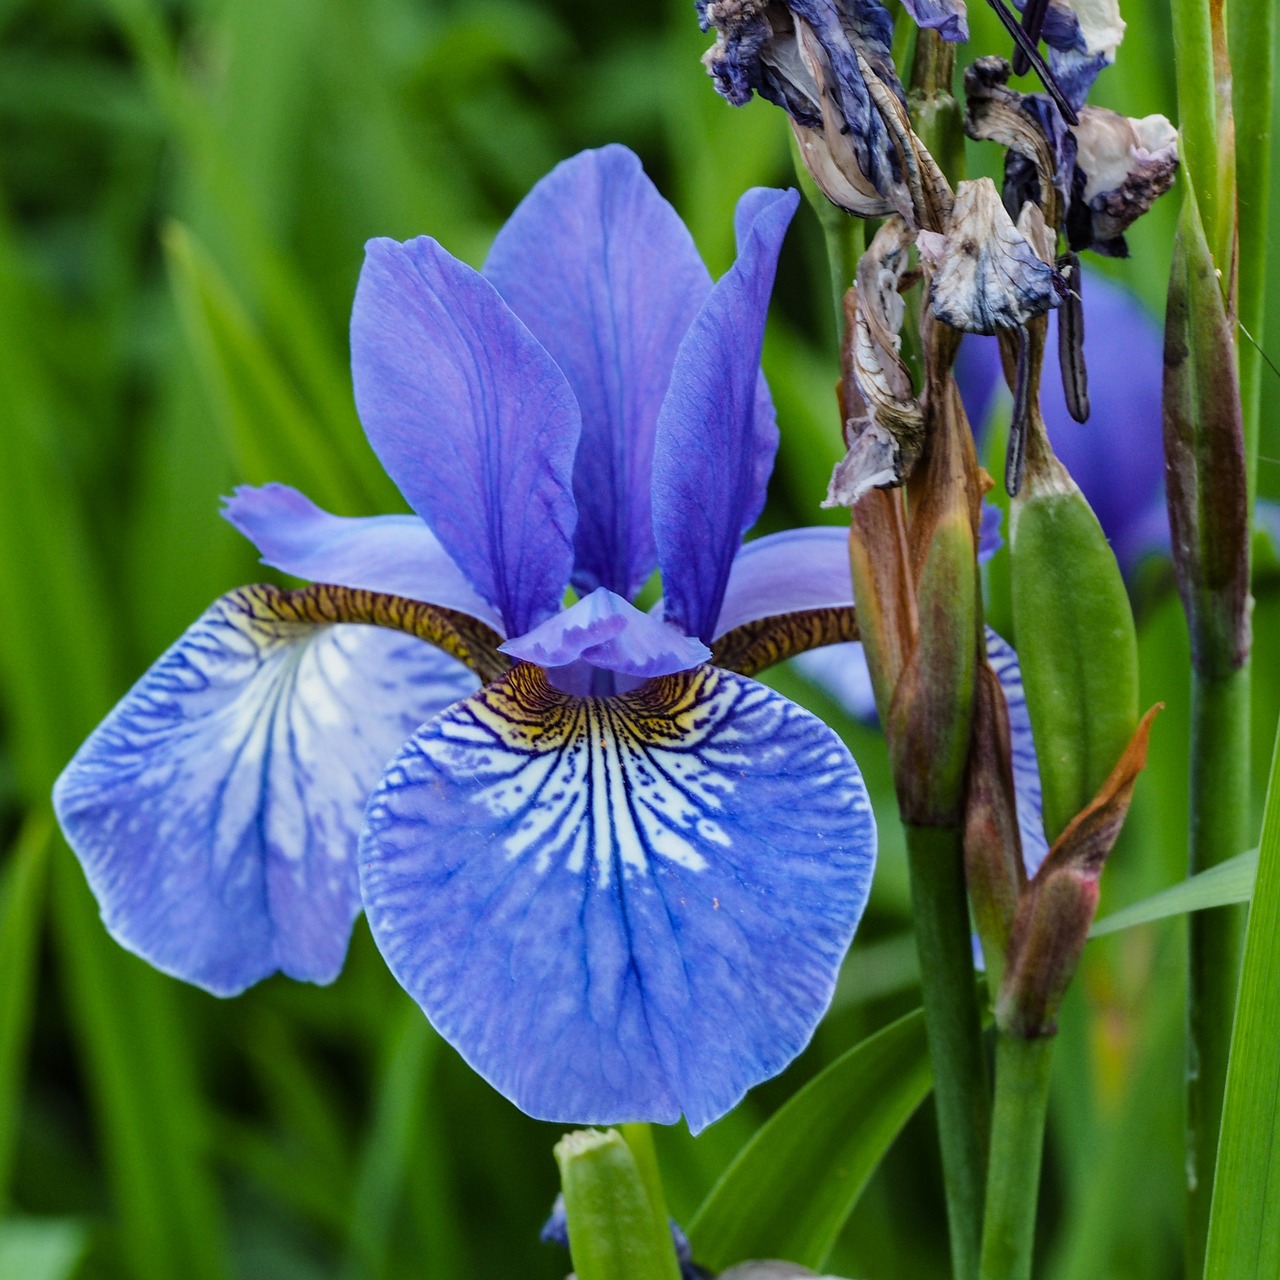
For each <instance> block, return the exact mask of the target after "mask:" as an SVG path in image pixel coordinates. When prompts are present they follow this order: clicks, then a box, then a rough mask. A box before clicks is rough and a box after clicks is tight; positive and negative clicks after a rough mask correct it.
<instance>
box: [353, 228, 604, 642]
mask: <svg viewBox="0 0 1280 1280" xmlns="http://www.w3.org/2000/svg"><path fill="white" fill-rule="evenodd" d="M351 372H352V376H353V378H354V381H355V393H356V405H357V407H358V408H359V410H360V420H361V422H362V423H363V424H364V429H365V432H366V434H367V435H368V437H369V441H370V443H371V444H372V445H373V447H374V449H375V450H376V451H377V454H378V457H379V458H380V459H381V460H382V464H383V466H385V467H386V469H387V471H388V473H389V474H390V476H391V478H392V479H393V480H394V481H395V482H396V484H398V485H399V486H400V491H401V493H403V494H404V496H405V497H406V498H407V499H408V500H409V503H410V505H411V506H412V507H413V509H414V510H415V511H416V512H417V513H418V514H419V515H420V516H422V518H423V519H424V520H425V521H426V522H427V523H428V524H429V525H430V526H431V529H432V532H433V533H435V535H436V537H438V538H439V539H440V541H441V543H442V544H443V545H444V548H445V550H446V551H447V552H448V553H449V555H450V557H451V558H452V559H453V561H454V563H455V564H456V565H457V566H458V568H459V569H461V570H462V572H463V573H464V574H465V575H466V577H467V578H468V580H469V581H470V582H471V584H472V585H473V586H474V587H475V589H476V590H477V591H478V592H479V593H480V595H481V596H483V597H484V598H485V599H486V600H487V601H489V603H490V604H492V605H493V606H495V608H497V610H498V611H499V613H501V615H502V620H503V623H504V630H505V631H506V633H507V634H508V635H520V634H521V633H523V632H525V631H528V630H529V629H530V628H531V627H534V626H536V625H537V624H538V623H539V622H541V621H543V620H544V619H545V618H548V617H550V616H551V615H552V614H553V613H555V612H556V610H557V609H558V608H559V605H560V599H561V596H562V595H563V593H564V587H565V584H566V583H567V582H568V580H569V573H570V570H571V568H572V565H573V529H574V522H575V520H576V512H575V508H574V502H573V492H572V470H573V456H574V450H575V449H576V448H577V443H578V434H579V431H580V429H581V419H580V415H579V413H578V406H577V403H576V401H575V400H574V398H573V392H572V391H571V390H570V389H569V384H568V383H567V382H566V381H565V377H564V374H562V373H561V372H560V370H559V368H558V367H557V366H556V364H555V361H553V360H552V359H551V357H550V356H549V355H548V354H547V352H546V349H545V348H544V347H543V346H542V344H541V343H540V342H538V340H537V339H536V338H535V337H534V336H533V335H532V334H531V333H530V332H529V330H528V329H526V328H525V326H524V325H523V324H522V323H521V321H520V320H519V319H517V318H516V316H515V315H514V313H513V312H512V311H511V309H510V308H509V307H508V306H507V304H506V303H505V302H503V300H502V298H501V297H500V296H499V295H498V292H497V290H496V289H495V288H494V287H493V285H491V284H490V283H489V282H488V281H487V280H486V279H485V278H484V277H483V276H481V275H480V274H478V273H477V272H475V271H473V270H472V269H471V268H470V267H468V266H464V265H463V264H462V263H461V262H459V261H458V260H457V259H456V258H454V257H452V256H451V255H450V254H448V253H446V252H445V250H444V249H442V248H441V247H440V245H438V244H437V243H436V242H435V241H434V240H431V239H429V238H428V237H426V236H421V237H419V238H418V239H417V240H410V241H408V242H407V243H406V244H398V243H397V242H396V241H394V240H371V241H370V242H369V244H368V246H367V251H366V258H365V264H364V269H363V271H362V272H361V273H360V283H359V285H358V286H357V289H356V300H355V307H354V309H353V310H352V314H351Z"/></svg>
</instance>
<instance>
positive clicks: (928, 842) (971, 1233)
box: [907, 826, 990, 1280]
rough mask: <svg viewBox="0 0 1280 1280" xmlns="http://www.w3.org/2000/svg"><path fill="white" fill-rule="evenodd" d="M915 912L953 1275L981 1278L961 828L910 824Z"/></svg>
mask: <svg viewBox="0 0 1280 1280" xmlns="http://www.w3.org/2000/svg"><path fill="white" fill-rule="evenodd" d="M907 857H908V859H909V862H910V866H911V898H912V907H913V911H912V916H913V919H914V922H915V931H916V947H917V950H918V951H919V953H920V975H921V983H922V985H923V988H924V1016H925V1029H926V1032H927V1034H928V1040H929V1056H930V1057H931V1058H932V1060H933V1076H934V1098H935V1100H936V1105H937V1113H938V1137H939V1141H940V1143H941V1146H942V1175H943V1183H944V1186H945V1188H946V1196H947V1223H948V1226H949V1228H950V1233H951V1264H952V1273H953V1275H954V1277H955V1280H975V1277H976V1276H977V1275H978V1258H979V1250H980V1245H981V1238H982V1236H981V1233H982V1198H983V1187H984V1185H985V1183H986V1177H987V1131H988V1121H989V1118H990V1103H989V1099H988V1092H987V1078H986V1074H987V1073H986V1059H985V1057H984V1055H983V1048H982V1021H981V1015H980V1013H979V1010H978V997H977V983H976V981H975V975H974V969H973V943H972V941H971V937H970V932H969V908H968V902H967V899H966V897H965V883H964V853H963V842H962V837H961V832H960V831H959V830H958V829H957V828H954V827H923V826H908V827H907Z"/></svg>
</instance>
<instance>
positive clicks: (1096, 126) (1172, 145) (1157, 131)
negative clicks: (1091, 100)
mask: <svg viewBox="0 0 1280 1280" xmlns="http://www.w3.org/2000/svg"><path fill="white" fill-rule="evenodd" d="M1071 133H1072V136H1073V137H1074V138H1075V142H1076V159H1075V177H1074V182H1073V184H1072V199H1071V203H1070V205H1069V207H1068V209H1067V220H1066V235H1067V242H1068V244H1070V246H1071V247H1072V249H1092V250H1094V252H1095V253H1101V254H1104V255H1105V256H1106V257H1109V258H1126V257H1128V256H1129V246H1128V245H1127V244H1126V243H1125V239H1124V233H1125V231H1126V230H1127V229H1128V228H1129V227H1130V226H1131V225H1132V224H1133V223H1134V222H1135V221H1136V220H1137V219H1138V218H1140V217H1141V216H1142V215H1143V214H1144V213H1146V211H1147V210H1148V209H1150V208H1151V206H1152V205H1153V204H1154V203H1155V202H1156V200H1157V199H1158V198H1159V197H1160V196H1162V195H1164V193H1165V192H1166V191H1168V190H1169V188H1170V187H1171V186H1173V179H1174V175H1175V174H1176V173H1177V171H1178V131H1177V130H1176V129H1175V128H1174V127H1173V125H1172V124H1170V123H1169V121H1168V120H1167V119H1165V117H1164V116H1161V115H1150V116H1144V117H1143V118H1142V119H1141V120H1133V119H1130V118H1129V117H1127V116H1122V115H1118V114H1117V113H1116V112H1114V111H1108V110H1107V109H1106V108H1105V107H1085V108H1084V109H1083V110H1082V111H1081V112H1080V123H1079V124H1078V125H1076V127H1075V128H1074V129H1072V130H1071Z"/></svg>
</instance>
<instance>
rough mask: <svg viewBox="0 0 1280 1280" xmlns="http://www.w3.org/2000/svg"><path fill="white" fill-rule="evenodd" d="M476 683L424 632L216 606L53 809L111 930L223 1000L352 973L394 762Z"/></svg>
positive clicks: (253, 603)
mask: <svg viewBox="0 0 1280 1280" xmlns="http://www.w3.org/2000/svg"><path fill="white" fill-rule="evenodd" d="M475 687H476V680H475V677H474V676H472V675H471V674H470V672H468V671H467V670H466V669H465V668H464V667H462V666H461V665H460V664H459V663H457V662H455V661H453V659H451V658H448V657H446V656H445V655H444V654H442V653H440V652H439V651H438V650H435V649H432V648H430V647H429V646H428V645H425V644H423V643H422V642H421V641H419V640H416V639H413V638H412V637H408V636H404V635H399V634H397V633H395V632H391V631H383V630H380V629H379V628H376V627H365V626H351V625H339V626H323V627H316V626H311V625H307V624H299V623H286V622H281V621H279V620H276V619H272V618H270V617H268V616H265V615H264V613H263V611H262V609H261V608H260V602H259V601H258V600H257V599H256V597H255V593H254V589H253V588H244V589H242V590H240V591H236V592H232V593H231V594H230V595H227V596H223V597H222V598H221V599H220V600H218V601H216V602H215V603H214V604H213V605H212V606H211V607H210V608H209V609H208V610H207V611H206V612H205V613H204V615H203V616H202V617H201V618H200V619H199V620H198V621H197V622H196V623H195V624H194V625H193V626H192V627H191V628H190V629H189V630H188V631H187V632H186V633H185V634H184V635H183V636H182V637H181V638H180V639H179V640H178V642H177V643H176V644H175V645H174V646H173V647H172V648H171V649H169V651H168V652H167V653H166V654H165V655H164V656H163V657H162V658H160V660H159V661H158V662H157V663H156V664H155V665H154V666H153V667H152V668H151V669H150V670H149V671H148V672H147V673H146V675H144V676H143V677H142V679H141V680H140V681H139V682H138V683H137V684H136V685H135V686H134V688H133V689H132V690H131V691H130V692H129V693H128V694H127V695H126V696H125V697H124V699H123V700H122V701H121V702H120V703H119V705H118V706H117V707H116V708H115V710H114V711H112V713H111V714H110V715H109V716H108V717H107V719H106V720H105V721H103V723H102V724H101V725H100V726H99V727H98V729H97V730H96V731H95V732H94V733H93V735H92V736H91V737H90V738H89V740H88V741H87V742H86V743H85V744H84V746H83V747H81V749H80V751H79V752H78V754H77V755H76V757H75V759H74V760H72V762H71V763H70V764H69V765H68V766H67V768H66V770H65V771H64V772H63V774H62V777H61V778H59V780H58V784H57V787H56V789H55V791H54V804H55V807H56V810H57V814H58V820H59V821H60V822H61V824H62V829H63V831H64V832H65V833H66V835H67V839H68V841H69V842H70V844H71V846H72V848H73V849H74V850H75V851H76V853H77V855H78V856H79V858H80V861H81V863H82V864H83V866H84V870H85V874H86V876H87V877H88V880H89V885H90V887H91V888H92V889H93V892H94V894H95V896H96V897H97V899H98V903H99V906H100V907H101V909H102V916H103V920H104V921H105V923H106V925H107V928H108V929H109V930H110V931H111V933H112V934H113V935H114V936H115V938H116V939H117V940H118V941H119V942H120V943H121V944H122V945H124V946H125V947H127V948H128V949H129V950H131V951H134V952H136V953H137V954H139V955H141V956H142V957H143V958H144V959H146V960H148V961H150V962H151V963H152V964H153V965H155V966H156V968H158V969H162V970H163V971H164V972H166V973H170V974H173V975H174V976H176V977H180V978H183V979H185V980H187V981H188V982H194V983H196V984H198V985H199V986H202V987H204V988H205V989H207V990H209V991H212V992H214V993H215V994H217V995H233V994H236V993H237V992H239V991H242V990H243V989H244V988H245V987H247V986H250V985H251V984H252V983H254V982H257V981H258V980H259V979H261V978H264V977H266V976H267V975H268V974H271V973H274V972H276V971H277V970H280V971H282V972H284V973H286V974H288V975H289V976H290V977H294V978H301V979H306V980H309V981H313V982H328V981H331V980H332V979H333V978H334V977H335V976H336V975H337V973H338V971H339V969H340V968H341V967H342V960H343V956H344V954H345V952H346V947H347V938H348V936H349V934H350V930H351V922H352V921H353V920H354V919H355V917H356V915H357V914H358V913H359V909H360V899H359V885H358V879H357V872H356V863H355V852H356V844H357V836H358V833H359V830H360V823H361V819H362V816H363V813H364V806H365V802H366V800H367V799H368V796H369V792H370V791H371V790H372V789H373V787H374V785H375V783H376V782H377V780H378V776H379V774H380V773H381V771H382V769H383V766H384V765H385V763H386V761H387V759H388V758H389V757H390V756H391V755H392V754H393V753H394V752H395V750H396V749H397V747H399V746H400V745H401V744H402V743H403V742H404V740H405V739H406V738H407V737H408V736H409V735H410V734H411V733H412V732H413V731H414V729H416V728H417V727H418V725H420V724H421V723H422V721H423V720H425V719H427V718H428V717H429V716H431V715H434V714H435V713H436V712H438V711H440V710H441V709H442V708H443V707H445V706H447V705H448V704H449V703H451V702H453V701H455V700H456V699H458V698H461V697H465V696H466V694H468V693H469V692H470V691H471V690H473V689H474V688H475Z"/></svg>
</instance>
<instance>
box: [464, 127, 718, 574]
mask: <svg viewBox="0 0 1280 1280" xmlns="http://www.w3.org/2000/svg"><path fill="white" fill-rule="evenodd" d="M484 274H485V276H486V277H487V278H488V279H489V280H490V281H492V282H493V284H494V285H495V286H496V287H497V289H498V291H499V293H501V294H502V296H503V298H504V299H505V300H506V302H507V304H508V305H509V306H510V307H511V309H512V310H513V311H514V312H515V313H516V315H518V316H519V317H520V319H521V320H523V321H524V323H525V324H527V325H528V326H529V329H530V331H531V332H532V333H533V335H534V336H535V337H536V338H537V339H538V340H539V341H540V342H541V343H542V345H543V346H545V347H546V349H547V350H548V351H549V352H550V353H551V355H552V356H553V358H554V359H555V361H556V363H557V364H559V366H560V368H561V369H563V370H564V373H565V376H566V378H568V380H569V385H570V386H571V387H572V388H573V393H574V395H575V396H576V397H577V400H578V405H579V407H580V409H581V411H582V441H581V445H580V447H579V448H578V451H577V457H576V460H575V462H574V468H573V495H574V499H575V501H576V503H577V508H578V524H577V531H576V533H575V535H574V573H573V585H574V586H575V587H576V588H577V590H578V591H579V592H580V593H581V594H583V595H585V594H587V593H588V592H590V591H593V590H594V589H595V588H596V587H608V588H609V590H610V591H613V592H615V593H616V594H618V595H621V596H626V597H627V598H630V597H631V596H633V595H634V594H635V593H636V592H637V591H639V590H640V588H641V587H642V586H643V585H644V583H645V581H646V580H647V579H648V577H649V575H650V573H652V572H653V569H654V566H655V565H656V564H657V551H656V549H655V547H654V544H653V519H652V515H651V514H650V497H649V495H650V486H651V480H652V472H653V439H654V430H655V427H656V426H657V420H658V410H659V409H660V408H661V406H662V400H663V397H664V396H665V394H666V391H667V384H668V382H669V381H670V379H671V366H672V364H673V363H674V361H675V357H676V350H677V348H678V347H679V345H680V340H681V339H682V338H683V337H684V335H685V332H686V330H687V329H688V328H689V324H690V322H691V321H692V320H693V317H694V316H695V315H696V314H697V311H698V308H699V307H700V306H701V305H702V302H703V299H705V297H706V296H707V294H708V293H709V292H710V290H711V277H710V275H709V274H708V273H707V269H706V267H705V266H703V265H702V259H701V258H700V257H699V256H698V251H697V249H696V248H695V247H694V243H693V237H692V236H690V234H689V232H688V231H687V230H686V229H685V225H684V223H683V222H681V221H680V219H679V217H678V216H677V214H676V211H675V210H674V209H673V208H672V207H671V206H670V205H669V204H668V203H667V202H666V201H665V200H664V199H663V198H662V197H661V196H660V195H659V194H658V192H657V189H656V188H655V187H654V185H653V183H652V182H650V181H649V179H648V178H647V177H646V176H645V173H644V170H643V169H641V167H640V162H639V160H637V159H636V157H635V156H634V155H633V154H632V153H631V152H630V151H628V150H627V149H626V148H625V147H618V146H612V147H604V148H603V149H601V150H599V151H586V152H583V153H582V155H579V156H575V157H574V158H573V159H572V160H566V161H565V162H564V163H563V164H561V165H559V166H558V167H557V168H555V169H554V170H552V172H551V173H550V174H548V175H547V177H545V178H544V179H543V180H542V181H541V182H540V183H538V185H537V186H536V187H534V189H533V190H532V191H531V192H530V193H529V194H528V196H526V197H525V199H524V201H523V202H522V203H521V205H520V207H519V208H518V209H516V211H515V213H513V214H512V215H511V219H510V221H509V222H508V223H507V225H506V226H505V227H504V228H503V229H502V230H501V231H500V232H499V233H498V238H497V239H496V240H495V241H494V244H493V248H492V250H491V251H490V253H489V258H488V261H487V262H486V263H485V267H484Z"/></svg>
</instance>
